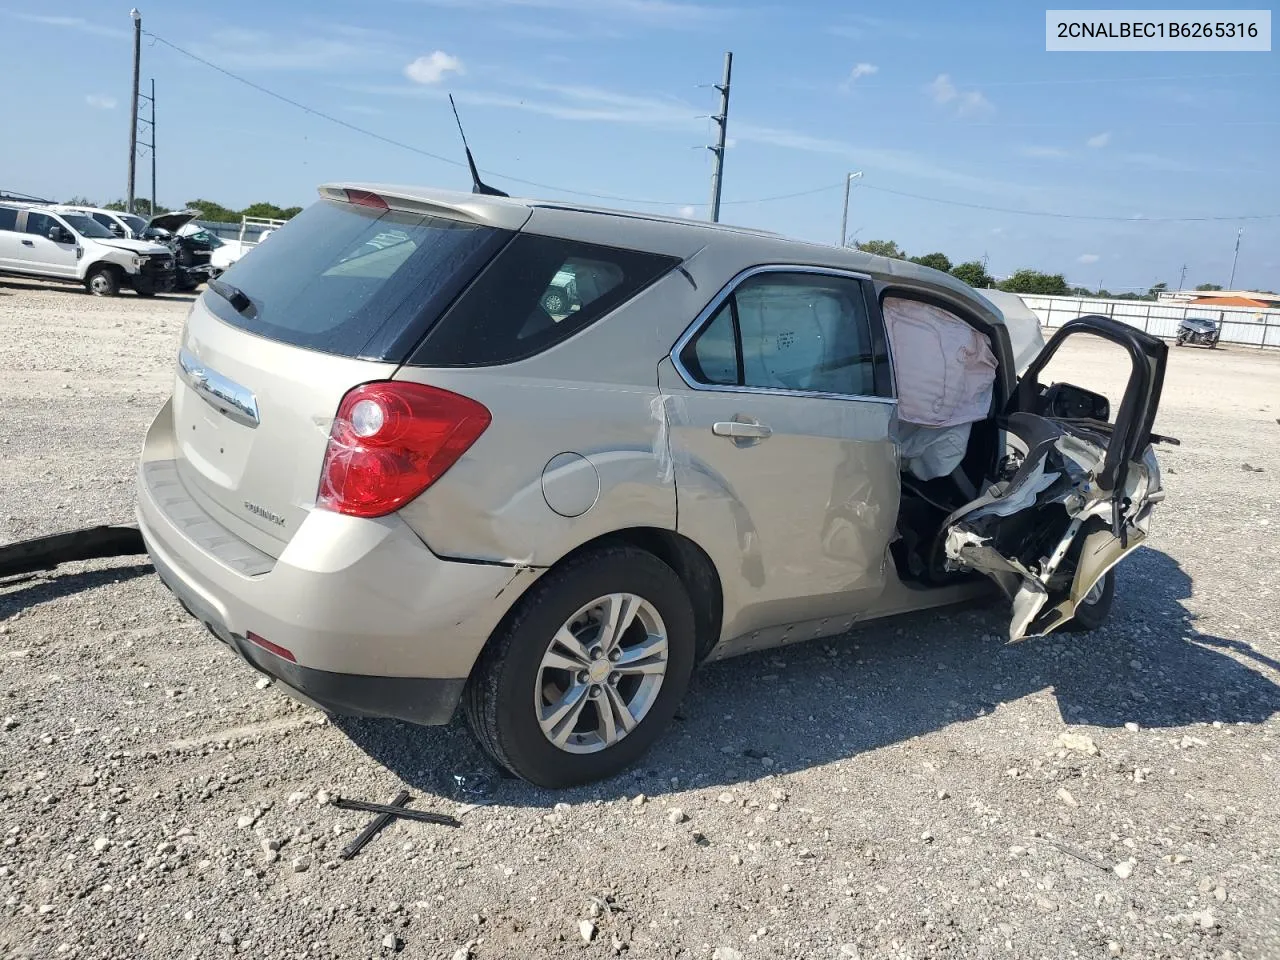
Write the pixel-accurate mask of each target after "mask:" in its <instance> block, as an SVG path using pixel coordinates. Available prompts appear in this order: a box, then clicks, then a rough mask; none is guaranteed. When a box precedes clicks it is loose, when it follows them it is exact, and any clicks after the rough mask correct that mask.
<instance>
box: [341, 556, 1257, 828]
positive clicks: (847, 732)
mask: <svg viewBox="0 0 1280 960" xmlns="http://www.w3.org/2000/svg"><path fill="white" fill-rule="evenodd" d="M1118 575H1119V592H1118V596H1117V599H1116V606H1115V608H1114V610H1113V612H1112V617H1111V620H1110V621H1109V623H1108V624H1107V625H1106V626H1105V627H1104V628H1103V629H1102V630H1099V631H1097V632H1095V633H1093V634H1063V635H1060V636H1059V635H1054V636H1050V637H1047V638H1041V639H1034V640H1028V641H1025V642H1023V643H1019V644H1014V645H1009V644H1006V643H1005V642H1004V640H1003V639H1002V638H1003V636H1004V631H1005V629H1006V626H1007V621H1006V620H1005V614H1004V611H1003V609H1002V608H1001V607H1000V606H999V605H997V606H996V607H994V608H991V609H981V608H980V609H973V608H970V609H963V608H962V609H959V610H951V611H942V612H940V613H927V614H918V615H913V616H909V617H905V618H898V619H895V620H890V621H887V622H883V623H879V624H872V625H868V626H866V627H864V628H863V629H862V630H860V631H857V632H854V633H850V634H848V635H846V636H844V637H840V638H837V639H835V640H828V641H816V642H811V643H807V644H800V645H797V646H795V647H790V648H785V649H782V650H775V651H770V652H765V653H760V654H752V655H748V656H745V657H742V658H739V659H736V660H731V661H726V662H724V663H720V664H712V665H709V666H707V667H705V668H703V669H702V670H701V671H699V673H698V674H697V675H696V676H695V678H694V683H693V688H692V689H691V690H690V692H689V695H688V696H687V697H686V699H685V703H684V706H683V708H682V712H681V714H680V715H679V717H678V718H677V720H676V721H675V722H674V723H673V724H672V726H671V728H670V729H669V730H668V731H667V732H666V734H665V735H664V736H663V738H662V739H660V740H659V741H658V743H657V744H656V745H655V746H654V748H653V750H652V751H651V752H650V753H649V755H648V756H647V757H645V758H644V759H643V760H641V762H640V764H639V765H638V766H637V767H636V768H634V769H633V770H631V771H628V772H625V773H623V774H621V775H619V776H618V777H616V778H614V779H613V780H610V781H606V782H604V783H602V784H597V785H593V786H590V787H585V788H582V789H579V790H572V791H565V792H561V793H553V792H551V791H544V790H539V789H537V788H534V787H530V786H528V785H527V784H525V783H523V782H521V781H517V780H513V779H510V778H504V777H503V776H501V775H499V774H498V773H497V772H496V771H495V769H494V768H493V767H492V766H490V765H489V764H488V762H487V761H486V760H485V759H484V757H483V756H482V755H481V754H480V752H479V751H478V750H477V748H476V747H475V745H474V744H473V743H472V742H471V740H470V738H469V736H468V734H467V732H466V730H465V728H464V727H463V725H462V723H461V722H460V721H459V720H457V719H455V721H454V723H453V724H451V725H450V726H448V727H437V728H421V727H414V726H412V725H410V724H402V723H396V722H392V721H377V720H355V719H341V720H339V721H338V722H337V726H338V728H339V729H341V730H342V731H344V732H345V733H346V734H347V736H349V737H350V738H351V740H352V741H353V742H354V743H355V744H356V745H357V746H359V747H360V748H361V749H362V750H364V751H365V752H366V753H368V754H369V756H370V757H372V758H373V759H375V760H376V761H378V762H379V763H381V764H383V765H384V766H386V767H387V768H389V769H390V770H391V771H392V772H394V773H396V774H397V775H398V776H400V777H401V779H403V780H404V782H405V783H406V784H407V785H409V786H410V787H411V788H413V789H416V790H420V791H424V792H427V793H433V794H437V795H440V796H445V797H452V798H455V799H462V800H466V799H477V798H490V799H492V800H494V801H495V802H500V803H504V804H516V805H533V806H545V805H548V804H550V803H553V802H555V801H556V800H559V799H564V800H567V801H575V800H583V799H588V798H595V797H612V796H617V795H620V794H624V793H635V792H640V791H643V792H644V793H646V794H649V795H651V796H661V795H662V793H663V792H665V791H666V790H667V789H669V785H670V778H671V777H679V778H680V783H681V785H682V786H689V785H697V786H713V785H730V784H733V783H736V782H740V781H743V780H753V779H755V778H757V777H759V776H760V775H761V774H762V773H764V772H765V770H764V767H763V765H762V763H761V760H760V759H759V758H760V757H761V756H768V757H770V758H771V759H772V760H773V766H772V768H771V769H770V771H769V772H772V773H775V774H777V773H787V772H792V771H796V770H802V769H805V768H808V767H812V766H820V765H823V764H826V763H830V762H832V761H836V760H841V759H845V758H848V757H852V756H855V755H856V754H859V753H862V752H864V751H868V750H874V749H877V748H879V747H884V746H887V745H889V744H893V743H897V742H899V741H902V740H907V739H909V738H911V737H916V736H919V735H921V734H926V733H930V732H932V731H935V730H939V729H942V728H944V727H947V726H949V725H950V724H954V723H958V722H963V721H966V720H970V719H973V718H975V717H978V716H981V715H983V714H985V713H989V712H990V711H992V710H993V709H995V707H996V706H997V705H998V704H1000V703H1001V702H1003V701H1010V700H1016V699H1019V698H1021V697H1024V696H1026V695H1028V694H1032V693H1036V692H1039V691H1044V690H1048V691H1050V692H1051V693H1052V694H1053V695H1054V696H1055V697H1056V699H1057V702H1058V708H1059V710H1060V712H1061V714H1062V718H1063V721H1064V722H1065V723H1069V724H1088V725H1095V726H1101V727H1119V726H1122V725H1123V724H1125V723H1126V722H1129V721H1133V722H1136V723H1139V724H1141V725H1142V726H1143V727H1179V726H1184V725H1187V724H1193V723H1197V722H1211V721H1214V720H1220V721H1222V722H1223V723H1237V722H1243V723H1261V722H1263V721H1265V720H1267V719H1269V718H1270V717H1271V716H1272V715H1273V714H1275V713H1277V712H1280V686H1278V685H1277V684H1276V683H1275V682H1274V681H1273V680H1271V679H1268V678H1267V677H1266V676H1265V675H1264V673H1263V672H1262V671H1263V670H1267V669H1269V670H1273V671H1280V663H1278V662H1277V661H1276V660H1275V659H1273V658H1272V657H1270V656H1267V655H1266V654H1264V653H1262V652H1261V651H1259V650H1256V649H1255V648H1254V647H1253V646H1252V645H1251V644H1250V643H1248V642H1247V641H1246V640H1243V639H1232V638H1226V637H1217V636H1212V635H1209V634H1205V633H1201V632H1200V631H1198V630H1197V629H1196V628H1195V624H1194V619H1193V617H1192V616H1191V614H1190V613H1188V611H1187V610H1186V609H1185V608H1184V607H1183V606H1182V602H1181V601H1183V600H1185V599H1187V598H1189V597H1190V596H1191V580H1190V578H1189V577H1188V576H1187V575H1186V574H1185V573H1184V572H1183V571H1182V569H1181V568H1180V567H1179V566H1178V564H1177V562H1176V561H1174V560H1173V559H1172V558H1171V557H1169V556H1168V555H1166V554H1164V553H1161V552H1159V551H1155V550H1150V549H1143V550H1140V551H1138V552H1137V553H1135V554H1134V555H1133V556H1132V557H1131V558H1130V559H1128V560H1126V561H1125V563H1124V564H1122V565H1121V567H1120V568H1119V569H1118ZM1229 654H1230V655H1229ZM729 751H731V752H729Z"/></svg>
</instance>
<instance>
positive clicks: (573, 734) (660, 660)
mask: <svg viewBox="0 0 1280 960" xmlns="http://www.w3.org/2000/svg"><path fill="white" fill-rule="evenodd" d="M668 658H669V651H668V637H667V628H666V625H665V624H664V623H663V622H662V617H661V616H660V615H659V614H658V611H657V609H656V608H655V607H654V606H653V604H651V603H650V602H649V601H647V600H645V599H644V598H643V597H638V596H636V595H635V594H632V593H613V594H609V595H608V596H604V597H599V598H597V599H595V600H593V601H591V602H590V603H588V604H586V605H585V606H583V607H582V608H580V609H579V610H578V611H577V612H576V613H574V615H573V616H571V617H570V618H569V619H568V620H567V621H565V623H564V625H563V626H561V627H560V629H559V630H557V631H556V634H555V636H554V637H552V639H551V642H550V644H549V645H548V646H547V650H546V652H545V653H544V654H543V656H542V661H541V663H540V664H539V666H538V673H537V678H536V681H535V687H534V709H535V711H536V714H537V718H538V725H539V726H540V727H541V728H542V733H543V735H544V736H545V737H546V738H547V740H548V741H550V742H551V743H552V744H553V745H554V746H556V747H558V748H559V749H561V750H564V751H565V752H566V753H595V752H597V751H600V750H605V749H607V748H609V747H611V746H613V745H614V744H615V743H617V742H618V741H619V740H621V739H622V738H623V737H625V736H627V734H629V733H631V731H632V730H634V729H635V728H636V726H637V725H639V723H640V722H641V721H642V720H644V718H645V716H646V715H647V714H648V713H649V710H650V709H651V708H652V707H653V704H654V701H655V700H656V699H657V697H658V691H659V689H661V687H662V681H663V678H664V677H665V676H666V672H667V662H668Z"/></svg>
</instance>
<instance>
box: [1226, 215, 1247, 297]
mask: <svg viewBox="0 0 1280 960" xmlns="http://www.w3.org/2000/svg"><path fill="white" fill-rule="evenodd" d="M1243 233H1244V227H1241V228H1240V229H1239V230H1237V231H1236V252H1235V256H1233V257H1232V258H1231V279H1230V280H1228V281H1227V289H1228V290H1234V289H1235V287H1236V261H1237V260H1239V259H1240V235H1241V234H1243Z"/></svg>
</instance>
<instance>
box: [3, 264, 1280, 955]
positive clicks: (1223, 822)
mask: <svg viewBox="0 0 1280 960" xmlns="http://www.w3.org/2000/svg"><path fill="white" fill-rule="evenodd" d="M188 304H189V301H188V300H187V299H186V298H182V297H168V298H157V299H156V300H152V301H142V300H139V299H137V298H135V297H133V296H130V295H126V296H122V297H121V298H119V299H116V300H99V299H94V298H91V297H88V296H87V295H85V294H83V293H80V292H78V291H76V290H71V289H57V288H46V287H41V286H39V285H36V284H23V283H17V282H8V281H0V542H4V541H6V540H10V539H18V538H23V537H27V536H32V535H35V534H39V533H45V532H52V531H57V530H62V529H67V528H73V527H77V526H81V525H85V524H87V523H89V522H96V521H127V520H129V519H131V517H132V500H133V463H134V458H135V456H136V454H137V451H138V449H139V446H140V443H141V438H142V434H143V431H144V429H145V427H146V425H147V423H148V422H149V419H150V417H151V416H152V414H153V412H154V411H155V410H156V409H157V408H158V407H159V405H160V404H161V403H162V402H163V399H164V397H165V395H166V393H167V391H168V389H169V386H170V382H171V379H172V372H171V370H172V366H173V363H174V358H175V356H176V353H177V349H178V339H177V338H178V332H179V330H180V327H181V324H182V320H183V317H184V314H185V312H186V310H187V309H188ZM1069 368H1070V373H1071V375H1072V377H1071V378H1072V380H1073V381H1074V382H1077V383H1080V384H1082V385H1086V386H1088V385H1089V384H1090V383H1100V382H1103V381H1104V380H1106V378H1108V377H1110V378H1114V377H1115V376H1116V375H1117V373H1118V370H1119V368H1118V367H1117V366H1115V364H1114V361H1113V360H1112V359H1109V358H1108V356H1106V355H1105V354H1104V352H1103V351H1083V352H1081V353H1079V354H1078V355H1076V356H1073V357H1071V358H1070V363H1069ZM1278 418H1280V353H1262V352H1260V351H1257V350H1251V349H1248V348H1241V347H1221V348H1219V349H1217V350H1206V349H1198V348H1190V347H1187V348H1181V349H1176V350H1171V360H1170V371H1169V376H1168V380H1167V382H1166V386H1165V394H1164V402H1163V406H1162V409H1161V413H1160V417H1159V421H1158V424H1157V429H1158V430H1159V431H1160V432H1163V433H1167V434H1172V435H1173V436H1176V437H1178V438H1180V439H1181V441H1182V445H1181V446H1179V447H1169V446H1165V447H1161V448H1160V451H1159V453H1160V457H1161V460H1162V463H1163V465H1164V468H1165V473H1166V478H1165V480H1166V486H1167V488H1168V500H1167V501H1166V502H1165V503H1164V504H1163V505H1162V506H1161V507H1160V508H1159V510H1158V513H1157V515H1156V517H1155V519H1154V520H1153V525H1152V537H1151V539H1150V540H1149V541H1148V545H1147V546H1146V547H1144V548H1143V549H1142V550H1140V551H1139V552H1138V553H1137V554H1136V555H1135V556H1134V557H1132V558H1130V559H1129V560H1127V561H1126V562H1125V563H1124V564H1123V565H1122V566H1121V568H1120V570H1119V584H1120V587H1119V595H1118V598H1117V602H1116V608H1115V610H1114V613H1113V616H1112V619H1111V621H1110V622H1109V624H1108V625H1107V626H1106V627H1105V628H1104V629H1102V630H1101V631H1099V632H1097V633H1095V634H1093V635H1085V636H1069V635H1064V636H1061V637H1050V638H1046V639H1041V640H1031V641H1028V642H1025V643H1022V644H1017V645H1014V646H1008V645H1006V644H1004V643H1003V642H1002V640H1001V636H1002V635H1003V632H1004V629H1005V613H1004V610H1003V609H1001V608H1000V607H998V606H997V607H995V608H991V609H983V608H969V609H961V610H951V611H944V612H941V613H937V614H930V615H920V616H914V617H908V618H906V619H902V620H896V621H892V622H884V623H880V624H874V625H869V626H867V627H864V628H863V629H861V630H859V631H858V632H856V633H853V634H850V635H849V636H847V637H843V638H840V639H838V640H835V641H831V642H822V641H819V642H816V643H812V644H808V645H802V646H799V647H794V648H789V649H787V650H785V651H784V652H782V653H781V654H778V653H765V654H760V655H751V656H747V657H744V658H742V659H738V660H734V661H729V662H726V663H722V664H716V665H713V666H710V667H708V668H706V669H704V670H702V671H701V672H700V673H699V675H698V676H697V677H696V678H695V681H694V687H693V689H692V691H691V692H690V694H689V697H688V699H687V701H686V703H685V706H684V707H683V709H682V713H681V715H680V717H679V718H678V719H677V721H676V722H675V723H674V724H673V725H672V727H671V729H670V730H669V731H668V732H667V733H666V735H665V736H664V738H663V739H662V740H661V741H660V742H659V743H658V745H657V746H656V748H655V749H654V751H653V752H652V753H651V754H650V755H649V757H648V758H647V759H646V760H645V761H643V762H642V764H641V765H640V766H639V767H638V768H636V769H635V770H633V771H631V772H629V773H627V774H625V775H623V776H621V777H619V778H617V779H615V780H613V781H611V782H608V783H604V784H601V785H598V786H595V787H591V788H586V789H581V790H575V791H569V792H566V793H561V794H554V793H550V792H546V791H541V790H537V789H534V788H531V787H528V786H526V785H524V784H522V783H520V782H518V781H513V780H509V779H503V778H501V777H498V776H496V775H495V774H494V772H493V771H492V769H491V768H489V767H488V766H487V765H486V763H485V761H484V760H483V759H482V757H481V756H480V754H479V753H478V751H477V750H476V748H475V747H474V746H473V745H472V744H471V742H470V740H469V738H468V735H467V733H466V731H465V730H464V729H463V727H462V726H461V725H460V723H455V724H454V725H452V726H449V727H446V728H437V729H426V730H424V729H416V728H411V727H409V726H406V725H403V724H397V723H390V722H374V721H346V720H344V721H339V722H337V723H333V724H331V723H326V722H325V720H324V718H323V717H322V716H320V715H319V714H317V713H315V712H314V711H312V710H309V709H306V708H304V707H301V706H299V705H297V704H296V703H295V702H294V701H293V700H291V699H289V698H288V697H287V696H285V695H284V694H283V693H281V692H280V691H279V689H278V688H277V687H275V686H266V687H260V686H259V685H258V684H257V683H256V681H257V680H258V675H257V674H255V673H254V672H253V671H252V670H250V669H249V668H248V667H247V666H246V665H244V664H243V663H241V662H240V661H238V660H237V659H236V658H235V657H234V656H233V655H232V653H231V652H230V651H229V650H227V649H226V648H224V647H223V646H222V645H221V644H219V643H218V642H217V641H216V640H215V639H214V638H212V637H211V636H209V635H208V634H207V633H206V632H205V631H204V630H203V629H202V628H200V627H198V626H197V625H195V624H194V623H192V622H191V620H190V619H189V618H188V617H186V615H185V614H183V613H182V611H181V610H180V608H179V607H178V605H177V603H176V602H175V601H174V600H173V599H171V598H170V596H169V595H168V594H167V593H166V591H165V590H164V589H163V588H162V587H161V585H160V583H159V581H158V580H157V579H156V577H155V575H154V574H153V573H152V571H151V569H150V567H149V566H148V565H147V564H146V563H144V562H141V561H140V559H122V560H118V561H97V562H94V563H89V564H79V565H69V566H66V567H63V568H62V569H60V570H59V571H58V572H57V573H56V574H54V575H50V576H48V577H39V578H35V579H30V580H26V581H22V582H16V583H12V582H11V583H8V584H3V585H0V718H3V731H0V840H2V844H3V845H2V846H0V898H3V905H2V906H0V955H3V956H5V957H40V958H45V957H53V956H58V957H62V956H66V957H92V958H105V957H117V958H132V957H155V958H187V957H190V958H207V957H230V956H233V955H234V956H243V957H271V958H302V957H341V958H361V957H369V958H373V957H387V956H391V955H392V954H393V953H395V952H397V951H398V952H400V953H402V954H403V955H404V956H406V957H430V958H444V960H450V958H461V960H465V958H468V957H471V958H475V960H488V958H507V957H522V958H541V957H610V956H615V955H625V956H631V957H636V958H659V957H661V958H668V957H669V958H676V957H689V958H712V957H714V958H716V960H734V958H832V960H836V958H849V957H859V956H861V957H864V958H869V957H897V958H908V957H910V958H928V957H1019V958H1020V957H1109V956H1122V957H1134V958H1138V957H1142V958H1165V957H1180V958H1182V957H1185V958H1192V957H1212V958H1227V957H1239V958H1264V957H1280V800H1278V799H1277V798H1278V797H1280V718H1278V717H1277V713H1278V711H1280V627H1278V626H1277V615H1278V614H1280V585H1278V584H1280V580H1278V576H1277V575H1278V574H1280V539H1278V538H1277V529H1278V528H1280V504H1278V502H1277V498H1278V495H1280V484H1278V483H1277V477H1280V419H1278ZM1064 733H1068V734H1075V735H1078V736H1077V738H1074V739H1073V738H1068V746H1065V747H1064V746H1061V745H1060V742H1061V741H1060V740H1059V737H1060V735H1062V734H1064ZM1082 737H1083V738H1088V739H1081V738H1082ZM401 789H408V790H410V791H412V793H413V795H414V804H415V805H416V806H418V807H420V808H423V809H430V810H436V811H440V812H446V813H452V814H455V815H459V816H461V822H462V826H461V828H459V829H449V828H445V827H439V826H432V825H426V824H411V823H405V822H398V823H397V824H395V825H394V826H392V827H391V828H389V829H388V830H386V831H384V832H383V833H382V834H381V835H380V836H379V837H378V838H377V839H375V840H374V841H373V842H372V843H371V844H370V845H369V846H368V847H366V848H365V850H364V852H362V853H360V854H359V855H358V856H356V857H355V858H354V859H352V860H350V861H342V860H340V859H338V857H337V853H338V851H339V850H340V849H341V848H342V847H343V845H345V844H346V843H347V842H349V841H350V840H351V839H352V837H353V836H354V833H355V831H356V830H358V829H359V828H360V827H361V826H363V824H364V823H365V822H367V819H368V818H367V817H366V816H365V815H364V814H352V813H349V812H344V811H342V810H339V809H336V808H335V807H333V806H332V805H326V804H323V803H321V802H320V801H318V800H317V795H318V794H320V793H321V792H322V791H327V792H329V793H341V794H343V795H346V796H351V797H359V798H363V799H369V800H375V801H382V802H388V801H390V800H391V798H392V797H394V796H395V795H396V793H397V792H398V791H399V790H401ZM322 799H323V797H321V800H322ZM673 810H679V811H681V812H682V815H675V814H673V813H672V811H673Z"/></svg>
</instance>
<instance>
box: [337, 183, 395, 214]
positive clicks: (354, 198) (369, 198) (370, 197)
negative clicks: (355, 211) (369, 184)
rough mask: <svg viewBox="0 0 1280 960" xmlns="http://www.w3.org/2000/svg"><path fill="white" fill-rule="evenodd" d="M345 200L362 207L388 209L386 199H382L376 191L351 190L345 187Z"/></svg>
mask: <svg viewBox="0 0 1280 960" xmlns="http://www.w3.org/2000/svg"><path fill="white" fill-rule="evenodd" d="M345 193H346V195H347V202H349V203H355V204H359V205H360V206H362V207H373V208H374V209H375V210H388V209H390V208H389V207H388V206H387V201H385V200H383V199H382V198H381V197H380V196H378V195H377V194H376V193H370V192H369V191H368V190H352V189H351V188H347V190H346V191H345Z"/></svg>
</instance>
